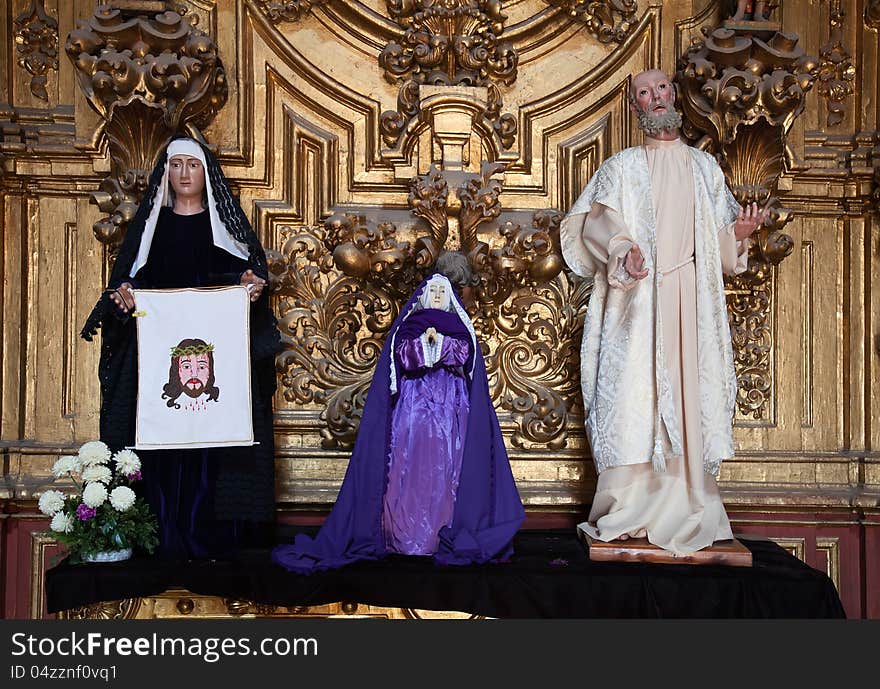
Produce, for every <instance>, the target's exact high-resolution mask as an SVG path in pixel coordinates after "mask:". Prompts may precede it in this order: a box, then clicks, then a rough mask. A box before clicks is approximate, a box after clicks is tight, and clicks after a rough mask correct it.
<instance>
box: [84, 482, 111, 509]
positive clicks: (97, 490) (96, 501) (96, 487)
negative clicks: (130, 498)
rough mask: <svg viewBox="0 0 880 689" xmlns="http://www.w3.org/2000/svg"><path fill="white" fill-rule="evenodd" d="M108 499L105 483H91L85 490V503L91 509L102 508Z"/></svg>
mask: <svg viewBox="0 0 880 689" xmlns="http://www.w3.org/2000/svg"><path fill="white" fill-rule="evenodd" d="M106 499H107V489H106V488H105V487H104V484H103V483H98V482H95V483H90V484H89V485H87V486H86V487H85V490H83V502H84V503H85V504H86V505H88V506H89V507H100V506H101V505H103V504H104V501H105V500H106Z"/></svg>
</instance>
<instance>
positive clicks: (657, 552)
mask: <svg viewBox="0 0 880 689" xmlns="http://www.w3.org/2000/svg"><path fill="white" fill-rule="evenodd" d="M577 531H578V538H579V539H580V541H581V543H583V544H584V546H585V547H586V548H587V553H588V555H589V558H590V559H591V560H593V561H594V562H653V563H660V564H674V565H726V566H728V567H751V566H752V552H751V551H750V550H749V549H748V548H746V547H745V546H744V545H743V544H742V543H741V542H740V541H738V540H737V539H735V538H734V539H733V540H732V541H718V542H716V543H714V544H712V545H711V546H710V547H708V548H703V549H702V550H698V551H697V552H695V553H691V554H689V555H676V554H675V553H673V552H670V551H668V550H663V548H660V547H658V546H656V545H654V544H653V543H649V542H648V539H647V538H628V539H627V540H625V541H609V542H607V543H606V542H604V541H599V540H596V539H594V538H591V537H590V536H589V534H587V533H585V532H584V531H582V530H581V527H580V526H578V530H577Z"/></svg>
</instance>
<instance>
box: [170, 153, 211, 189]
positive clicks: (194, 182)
mask: <svg viewBox="0 0 880 689" xmlns="http://www.w3.org/2000/svg"><path fill="white" fill-rule="evenodd" d="M168 179H169V180H170V182H171V188H172V189H174V194H175V195H176V196H177V197H178V198H187V197H193V196H196V197H199V198H201V196H202V193H203V192H204V191H205V166H204V165H202V161H201V160H199V159H198V158H194V157H193V156H188V155H183V154H177V155H174V156H172V157H171V160H169V161H168Z"/></svg>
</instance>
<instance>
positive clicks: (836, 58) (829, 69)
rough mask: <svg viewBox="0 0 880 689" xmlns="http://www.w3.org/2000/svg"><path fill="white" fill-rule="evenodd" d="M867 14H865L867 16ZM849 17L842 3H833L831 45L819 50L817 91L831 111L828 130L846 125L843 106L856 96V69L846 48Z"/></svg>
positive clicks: (830, 17) (831, 10) (832, 0)
mask: <svg viewBox="0 0 880 689" xmlns="http://www.w3.org/2000/svg"><path fill="white" fill-rule="evenodd" d="M867 11H868V10H866V12H867ZM845 16H846V13H845V12H844V11H843V7H842V6H841V0H831V7H830V16H829V24H830V36H829V38H828V42H827V43H825V44H824V45H823V46H822V47H821V48H819V57H820V60H821V61H820V63H819V83H818V86H817V89H818V91H819V94H820V95H821V96H822V97H823V98H824V99H825V104H826V106H827V107H828V117H827V118H826V122H825V123H826V124H827V125H828V126H829V127H834V126H836V125H839V124H840V123H841V122H842V121H843V116H844V114H845V112H846V111H845V110H844V107H843V102H844V101H845V100H846V98H847V97H848V96H850V95H852V93H853V82H854V81H855V78H856V67H855V65H854V64H853V59H852V55H850V54H849V51H848V50H847V49H846V46H844V45H843V18H844V17H845Z"/></svg>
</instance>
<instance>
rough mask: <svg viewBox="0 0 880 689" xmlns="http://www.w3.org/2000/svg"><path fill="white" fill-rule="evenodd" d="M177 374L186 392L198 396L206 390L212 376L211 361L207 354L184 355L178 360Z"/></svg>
mask: <svg viewBox="0 0 880 689" xmlns="http://www.w3.org/2000/svg"><path fill="white" fill-rule="evenodd" d="M177 376H178V378H180V384H181V386H182V388H183V392H184V394H186V395H187V396H188V397H192V398H196V397H198V396H199V395H201V394H202V393H203V392H204V391H205V386H206V385H207V384H208V379H209V378H210V377H211V362H210V361H209V360H208V355H207V354H190V355H188V356H182V357H180V359H179V360H178V362H177Z"/></svg>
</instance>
